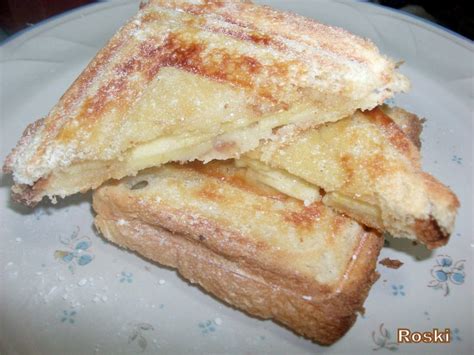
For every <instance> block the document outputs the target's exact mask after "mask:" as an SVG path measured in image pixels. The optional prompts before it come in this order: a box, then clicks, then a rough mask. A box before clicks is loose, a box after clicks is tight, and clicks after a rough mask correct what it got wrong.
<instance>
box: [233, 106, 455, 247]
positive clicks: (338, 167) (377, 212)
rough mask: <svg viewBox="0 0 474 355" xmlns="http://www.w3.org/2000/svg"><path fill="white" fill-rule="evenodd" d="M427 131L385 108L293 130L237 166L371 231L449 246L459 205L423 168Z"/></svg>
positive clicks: (407, 116)
mask: <svg viewBox="0 0 474 355" xmlns="http://www.w3.org/2000/svg"><path fill="white" fill-rule="evenodd" d="M392 118H393V119H392ZM397 122H398V124H397ZM404 127H405V128H404ZM404 129H405V130H406V134H405V133H404V132H403V130H404ZM420 130H421V125H420V121H419V120H418V118H417V117H416V116H415V115H412V114H410V113H408V112H406V111H404V110H402V109H399V108H390V107H387V106H382V107H380V108H376V109H374V110H372V111H368V112H357V113H355V114H354V115H352V116H350V117H347V118H345V119H343V120H339V121H338V122H334V123H327V124H324V125H321V126H320V127H317V128H314V129H307V130H303V131H299V132H297V133H296V134H294V135H292V136H289V135H288V134H285V135H283V136H281V137H280V139H275V140H273V141H268V142H266V143H264V144H262V145H260V146H259V147H258V148H257V149H256V150H254V151H252V152H250V153H247V154H246V155H245V156H243V157H242V159H240V160H237V161H236V164H237V165H238V166H246V167H248V168H249V169H250V170H251V171H252V172H253V175H254V176H255V178H256V179H258V180H259V181H261V182H263V183H266V184H269V185H270V186H273V187H274V188H276V189H278V190H280V191H282V192H284V193H287V194H289V195H291V196H293V197H295V198H299V199H300V200H303V201H306V203H312V202H314V201H319V200H322V202H323V203H324V204H325V205H327V206H331V207H333V208H335V209H336V210H338V211H340V212H343V213H344V214H346V215H348V216H350V217H352V218H354V219H356V220H357V221H359V222H360V223H362V224H364V225H367V226H369V227H371V228H375V229H377V230H379V231H381V232H389V233H390V234H391V235H393V236H395V237H406V238H410V239H417V240H419V241H421V242H422V243H424V244H425V245H426V246H427V247H428V248H435V247H439V246H442V245H444V244H446V243H447V241H448V239H449V235H450V234H451V232H452V231H453V228H454V222H455V217H456V213H457V209H458V207H459V202H458V199H457V197H456V196H455V195H454V193H453V192H452V191H451V190H450V189H449V188H448V187H446V186H444V185H443V184H441V183H440V182H439V181H438V180H436V179H435V178H433V177H432V176H431V175H429V174H427V173H425V172H423V170H422V168H421V166H420V153H419V137H418V135H419V133H420Z"/></svg>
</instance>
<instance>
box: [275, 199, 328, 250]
mask: <svg viewBox="0 0 474 355" xmlns="http://www.w3.org/2000/svg"><path fill="white" fill-rule="evenodd" d="M323 208H324V207H323V206H322V204H321V203H319V202H316V203H313V204H312V205H309V206H307V207H306V206H305V207H303V208H302V209H301V210H300V211H296V212H294V211H290V212H289V211H283V212H282V215H283V218H284V220H285V221H286V222H288V223H291V224H292V225H294V226H295V227H296V228H302V229H311V228H313V227H314V221H315V220H316V219H319V218H320V217H321V213H323ZM300 240H301V239H300ZM302 241H303V240H301V242H302Z"/></svg>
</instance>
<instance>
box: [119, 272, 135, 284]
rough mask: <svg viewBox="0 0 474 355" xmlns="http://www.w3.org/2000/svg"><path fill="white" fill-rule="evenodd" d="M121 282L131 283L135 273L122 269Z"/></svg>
mask: <svg viewBox="0 0 474 355" xmlns="http://www.w3.org/2000/svg"><path fill="white" fill-rule="evenodd" d="M120 282H121V283H124V282H127V283H129V284H130V283H132V282H133V274H132V273H131V272H126V271H122V272H121V273H120Z"/></svg>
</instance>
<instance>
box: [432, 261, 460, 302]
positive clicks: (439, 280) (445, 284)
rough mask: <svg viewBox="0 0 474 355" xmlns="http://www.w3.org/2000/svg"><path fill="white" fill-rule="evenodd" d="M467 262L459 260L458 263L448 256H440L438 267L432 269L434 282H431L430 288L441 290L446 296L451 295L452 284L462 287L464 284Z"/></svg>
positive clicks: (437, 262)
mask: <svg viewBox="0 0 474 355" xmlns="http://www.w3.org/2000/svg"><path fill="white" fill-rule="evenodd" d="M465 261H466V260H458V261H457V262H456V263H454V262H453V259H452V258H451V257H450V256H448V255H438V257H437V258H436V265H435V266H433V267H432V268H431V275H432V276H433V278H434V280H431V281H430V283H429V284H428V287H433V288H434V289H435V290H437V289H441V290H443V291H444V296H447V295H449V292H450V288H449V286H450V284H454V285H461V284H463V283H464V278H465V276H466V274H465V272H464V263H465Z"/></svg>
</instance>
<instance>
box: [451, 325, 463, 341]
mask: <svg viewBox="0 0 474 355" xmlns="http://www.w3.org/2000/svg"><path fill="white" fill-rule="evenodd" d="M452 336H453V340H457V341H461V340H462V338H461V337H460V336H459V329H458V328H454V329H453V332H452Z"/></svg>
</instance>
